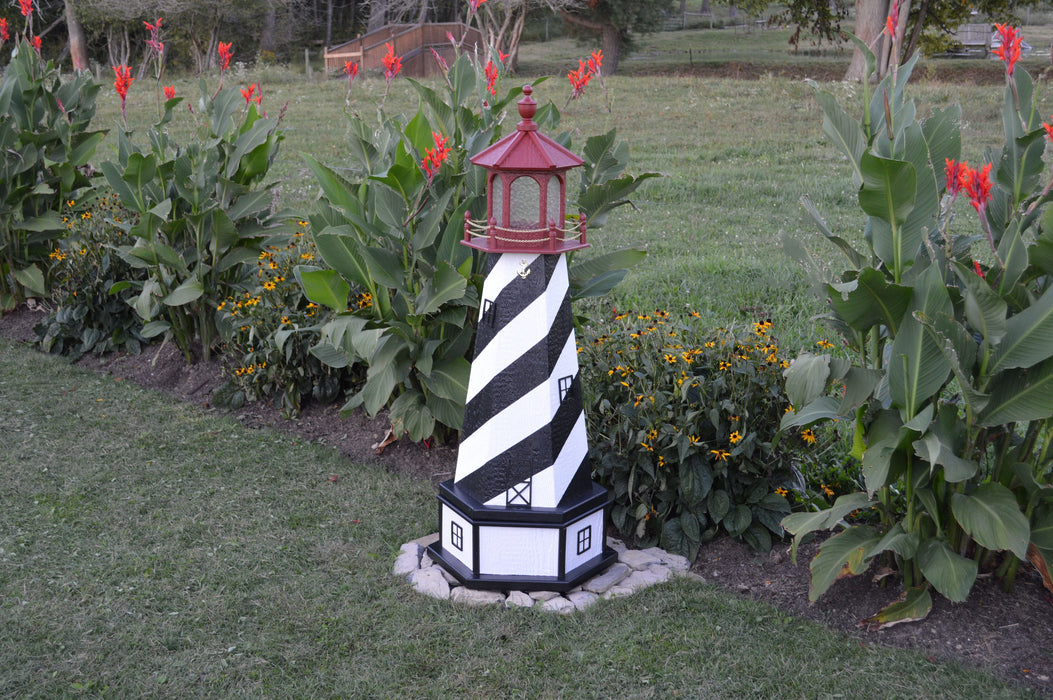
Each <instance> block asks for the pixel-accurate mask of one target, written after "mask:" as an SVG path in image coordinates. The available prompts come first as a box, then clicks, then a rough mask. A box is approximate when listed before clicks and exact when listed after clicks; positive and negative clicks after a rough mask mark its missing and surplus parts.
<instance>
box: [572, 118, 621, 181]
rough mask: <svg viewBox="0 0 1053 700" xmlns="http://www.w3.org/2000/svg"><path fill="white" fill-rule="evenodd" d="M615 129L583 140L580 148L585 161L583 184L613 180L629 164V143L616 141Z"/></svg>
mask: <svg viewBox="0 0 1053 700" xmlns="http://www.w3.org/2000/svg"><path fill="white" fill-rule="evenodd" d="M617 135H618V134H617V130H616V129H611V130H610V131H608V132H607V133H605V134H596V135H595V136H590V137H589V138H587V139H586V140H585V147H584V148H583V149H582V152H581V154H582V156H583V160H584V161H585V164H584V165H585V167H584V173H583V174H582V181H583V185H585V186H588V185H594V184H599V183H603V182H607V181H608V180H613V179H614V178H616V177H618V176H619V175H621V174H622V172H623V171H624V170H625V168H626V167H628V165H629V143H628V142H627V141H620V142H619V141H618V138H617Z"/></svg>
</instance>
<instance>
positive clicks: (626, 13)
mask: <svg viewBox="0 0 1053 700" xmlns="http://www.w3.org/2000/svg"><path fill="white" fill-rule="evenodd" d="M671 8H672V0H586V1H585V2H581V3H578V4H577V6H575V7H573V8H569V9H564V10H562V12H561V14H562V15H563V19H564V20H566V21H567V22H569V23H570V24H571V25H572V26H573V27H576V28H577V29H578V30H579V31H580V30H584V31H588V32H595V33H598V34H600V36H601V41H600V44H601V48H602V49H603V59H604V60H603V68H602V70H603V73H604V75H611V74H613V73H615V72H616V71H617V70H618V62H619V60H620V59H621V55H622V52H623V51H624V50H627V49H631V48H632V42H633V40H634V39H635V38H636V37H638V36H639V35H641V34H647V33H649V32H653V31H655V30H657V29H659V28H660V27H661V25H662V18H663V16H664V13H666V12H667V11H669V10H670V9H671Z"/></svg>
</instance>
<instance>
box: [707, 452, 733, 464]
mask: <svg viewBox="0 0 1053 700" xmlns="http://www.w3.org/2000/svg"><path fill="white" fill-rule="evenodd" d="M709 453H710V454H711V455H713V456H714V457H716V459H717V461H718V462H726V461H728V457H730V456H731V453H730V452H728V451H727V450H710V451H709Z"/></svg>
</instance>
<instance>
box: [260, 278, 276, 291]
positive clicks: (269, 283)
mask: <svg viewBox="0 0 1053 700" xmlns="http://www.w3.org/2000/svg"><path fill="white" fill-rule="evenodd" d="M276 286H277V285H275V284H274V282H272V281H271V280H267V281H266V282H264V283H263V288H264V289H266V290H267V291H268V292H270V291H273V290H274V288H275V287H276Z"/></svg>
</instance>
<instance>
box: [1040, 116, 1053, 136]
mask: <svg viewBox="0 0 1053 700" xmlns="http://www.w3.org/2000/svg"><path fill="white" fill-rule="evenodd" d="M1049 120H1050V121H1053V117H1050V118H1049ZM1042 128H1044V129H1045V130H1046V140H1047V141H1053V124H1047V123H1046V122H1042Z"/></svg>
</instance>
